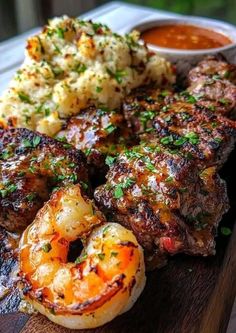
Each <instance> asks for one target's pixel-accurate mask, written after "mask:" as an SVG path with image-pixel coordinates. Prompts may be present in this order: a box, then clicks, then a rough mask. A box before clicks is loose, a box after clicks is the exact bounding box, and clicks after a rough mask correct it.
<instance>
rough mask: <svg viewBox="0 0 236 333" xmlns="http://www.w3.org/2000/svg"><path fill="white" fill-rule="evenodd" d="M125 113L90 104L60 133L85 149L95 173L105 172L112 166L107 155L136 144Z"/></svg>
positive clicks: (92, 170)
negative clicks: (125, 118) (108, 162)
mask: <svg viewBox="0 0 236 333" xmlns="http://www.w3.org/2000/svg"><path fill="white" fill-rule="evenodd" d="M125 125H126V124H125V122H124V117H123V115H122V114H120V113H118V112H116V111H110V110H108V109H107V108H105V107H103V108H102V107H101V108H100V109H96V108H95V107H90V108H88V109H85V110H83V112H81V113H80V114H79V115H77V116H75V117H72V118H70V119H69V120H68V122H67V124H66V126H65V129H64V130H62V131H61V132H60V133H59V134H58V137H64V138H65V139H66V141H67V142H69V143H70V144H72V145H73V146H74V147H76V148H77V149H80V150H82V151H83V152H84V153H85V154H86V156H87V160H88V164H89V168H90V173H91V175H92V176H93V175H95V176H96V177H98V175H99V174H100V175H103V174H104V175H105V173H106V172H107V170H108V167H107V166H106V164H105V159H106V157H107V156H108V155H109V156H110V155H111V156H115V155H116V154H118V153H119V152H121V151H122V150H124V148H125V147H126V146H129V145H132V144H133V140H134V139H133V138H132V135H131V133H130V131H129V130H127V129H126V128H125V127H127V126H125Z"/></svg>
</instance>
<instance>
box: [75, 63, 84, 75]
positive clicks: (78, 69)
mask: <svg viewBox="0 0 236 333" xmlns="http://www.w3.org/2000/svg"><path fill="white" fill-rule="evenodd" d="M86 69H87V67H86V66H85V65H84V64H81V63H80V64H78V65H77V66H76V67H75V69H74V71H75V72H77V73H78V74H81V73H84V72H85V71H86Z"/></svg>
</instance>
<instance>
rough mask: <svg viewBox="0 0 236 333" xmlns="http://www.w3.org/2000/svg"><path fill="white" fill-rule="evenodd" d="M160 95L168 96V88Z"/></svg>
mask: <svg viewBox="0 0 236 333" xmlns="http://www.w3.org/2000/svg"><path fill="white" fill-rule="evenodd" d="M160 95H161V96H163V97H166V96H168V95H169V91H167V90H163V91H162V92H161V93H160Z"/></svg>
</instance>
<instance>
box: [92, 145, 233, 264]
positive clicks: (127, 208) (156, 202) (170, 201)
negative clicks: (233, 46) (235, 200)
mask: <svg viewBox="0 0 236 333" xmlns="http://www.w3.org/2000/svg"><path fill="white" fill-rule="evenodd" d="M95 198H96V200H97V202H98V203H99V205H100V207H101V208H102V209H104V211H105V212H107V214H108V215H109V216H110V218H111V219H112V220H114V221H117V222H119V223H121V224H123V225H125V226H126V227H128V228H130V229H132V230H133V232H134V234H135V235H136V237H137V238H138V240H139V242H140V244H141V245H142V246H143V247H144V249H145V252H146V262H147V265H148V267H149V268H155V267H157V266H161V265H162V264H163V263H164V262H165V260H166V255H167V254H175V253H178V252H184V253H188V254H192V255H204V256H206V255H211V254H214V252H215V249H214V248H215V243H214V236H215V233H216V228H217V226H218V223H219V222H220V220H221V218H222V215H223V214H224V213H225V212H226V211H227V209H228V198H227V191H226V186H225V182H224V181H223V180H221V179H220V178H219V176H218V175H217V174H216V172H215V168H214V167H213V168H208V169H205V170H204V171H202V172H201V171H200V170H199V168H198V166H197V164H196V163H195V161H194V160H188V159H187V158H186V157H184V156H183V155H181V154H180V153H176V152H175V151H173V150H170V149H167V148H166V147H163V146H162V145H160V144H159V142H158V141H156V140H153V141H152V142H149V143H146V142H144V143H141V144H140V145H139V146H136V147H133V148H132V149H130V150H127V151H125V152H124V153H122V154H121V155H120V156H119V157H118V159H117V161H116V162H115V164H114V165H113V166H112V167H111V168H110V171H109V172H108V174H107V182H106V184H105V185H102V186H100V187H98V188H97V189H96V191H95Z"/></svg>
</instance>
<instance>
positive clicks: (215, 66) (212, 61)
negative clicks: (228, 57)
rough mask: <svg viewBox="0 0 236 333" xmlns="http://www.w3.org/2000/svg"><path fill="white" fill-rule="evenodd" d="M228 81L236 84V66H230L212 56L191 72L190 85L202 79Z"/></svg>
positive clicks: (189, 76) (189, 75)
mask: <svg viewBox="0 0 236 333" xmlns="http://www.w3.org/2000/svg"><path fill="white" fill-rule="evenodd" d="M208 78H212V79H213V80H214V79H215V80H217V79H221V80H224V79H225V80H228V81H230V82H231V83H233V84H236V65H234V64H229V63H227V61H225V60H224V59H220V58H217V57H214V56H210V57H207V58H205V59H204V60H202V61H200V62H199V64H198V65H197V66H195V67H194V68H193V69H191V70H190V71H189V74H188V84H189V85H191V84H193V83H195V82H196V81H199V79H200V80H202V79H208Z"/></svg>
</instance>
